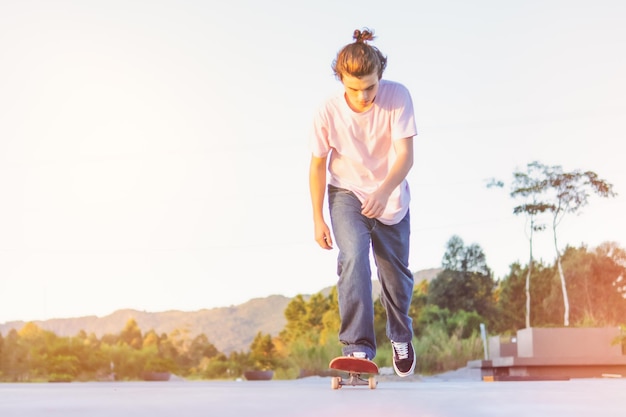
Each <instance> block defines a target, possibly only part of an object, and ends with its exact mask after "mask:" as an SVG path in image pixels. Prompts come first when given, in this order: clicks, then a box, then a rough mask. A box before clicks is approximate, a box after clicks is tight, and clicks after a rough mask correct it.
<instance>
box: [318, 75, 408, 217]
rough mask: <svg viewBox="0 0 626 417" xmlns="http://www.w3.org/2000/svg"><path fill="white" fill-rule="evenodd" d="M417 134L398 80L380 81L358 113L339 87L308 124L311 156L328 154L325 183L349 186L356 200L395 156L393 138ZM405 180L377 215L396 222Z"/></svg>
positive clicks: (404, 202) (402, 209)
mask: <svg viewBox="0 0 626 417" xmlns="http://www.w3.org/2000/svg"><path fill="white" fill-rule="evenodd" d="M415 135H417V128H416V127H415V115H414V111H413V102H412V101H411V95H410V94H409V91H408V90H407V88H406V87H404V86H403V85H402V84H399V83H396V82H393V81H388V80H380V82H379V87H378V93H377V94H376V99H375V101H374V105H373V106H372V107H371V108H370V109H368V110H367V111H365V112H363V113H356V112H354V111H353V110H352V109H351V108H350V107H349V106H348V104H347V103H346V99H345V97H344V92H343V90H342V91H341V92H340V93H338V94H335V95H333V96H332V97H331V98H330V99H328V100H327V101H326V102H325V103H324V104H323V105H322V106H321V107H320V109H319V110H318V112H317V113H316V115H315V118H314V123H313V132H312V135H311V150H312V152H313V155H314V156H315V157H319V158H324V157H326V156H327V155H328V154H329V153H330V161H329V163H328V171H329V172H330V179H329V183H330V184H332V185H334V186H336V187H340V188H344V189H347V190H350V191H352V192H353V193H354V194H355V195H356V196H357V197H358V198H359V199H360V200H361V201H363V200H364V198H365V196H366V195H368V194H370V193H372V192H373V191H374V190H376V189H377V188H378V186H379V185H380V184H381V183H382V182H383V181H384V179H385V178H386V176H387V174H388V172H389V170H390V169H391V167H392V165H393V163H394V161H395V158H396V155H395V151H394V147H393V141H395V140H398V139H403V138H407V137H413V136H415ZM410 200H411V194H410V191H409V184H408V182H407V180H406V179H405V180H403V181H402V183H401V184H400V185H399V186H398V187H397V188H396V189H395V190H394V191H393V192H392V194H391V196H390V197H389V202H388V204H387V208H386V209H385V212H384V213H383V215H382V216H381V217H379V218H378V220H380V221H381V222H382V223H384V224H389V225H391V224H396V223H399V222H400V221H401V220H402V219H403V218H404V216H405V215H406V213H407V211H408V209H409V201H410Z"/></svg>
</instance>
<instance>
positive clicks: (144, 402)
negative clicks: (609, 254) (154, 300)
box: [0, 374, 626, 417]
mask: <svg viewBox="0 0 626 417" xmlns="http://www.w3.org/2000/svg"><path fill="white" fill-rule="evenodd" d="M345 414H354V415H357V416H364V417H368V416H394V417H408V416H411V417H415V416H420V417H427V416H432V417H452V416H464V417H471V416H480V417H485V416H497V417H502V416H510V417H527V416H532V417H541V416H550V417H558V416H568V417H571V416H580V417H589V416H602V417H611V416H615V417H617V416H620V417H623V416H625V415H626V379H622V378H620V379H579V380H576V379H573V380H570V381H525V382H482V381H477V380H475V379H471V378H465V377H464V375H463V374H457V375H454V374H451V375H448V376H444V377H441V376H440V377H432V378H421V379H419V378H413V379H411V380H409V381H401V380H399V379H397V378H392V377H384V376H383V377H381V379H380V381H379V385H378V388H377V389H375V390H370V389H368V388H361V387H344V388H341V389H339V390H336V391H333V390H332V389H331V387H330V378H319V377H314V378H306V379H301V380H296V381H257V382H250V381H225V382H206V381H205V382H191V381H171V382H89V383H54V384H32V383H24V384H0V416H2V417H14V416H15V417H44V416H45V417H50V416H63V417H75V416H81V417H111V416H115V417H123V416H134V417H137V416H149V417H165V416H174V417H178V416H180V417H183V416H184V417H194V416H202V417H210V416H219V417H229V416H272V417H281V416H289V417H294V416H302V417H309V416H324V415H326V416H340V415H345Z"/></svg>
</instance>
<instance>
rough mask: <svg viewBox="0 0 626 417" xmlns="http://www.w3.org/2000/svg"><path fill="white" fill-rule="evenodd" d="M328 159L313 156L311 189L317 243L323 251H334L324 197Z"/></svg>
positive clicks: (310, 172) (310, 179)
mask: <svg viewBox="0 0 626 417" xmlns="http://www.w3.org/2000/svg"><path fill="white" fill-rule="evenodd" d="M326 159H327V157H324V158H317V157H315V156H311V166H310V168H309V189H310V192H311V204H312V206H313V224H314V227H315V241H316V242H317V244H318V245H320V247H321V248H323V249H332V248H333V240H332V237H331V234H330V228H329V227H328V225H327V224H326V221H325V220H324V196H325V195H326Z"/></svg>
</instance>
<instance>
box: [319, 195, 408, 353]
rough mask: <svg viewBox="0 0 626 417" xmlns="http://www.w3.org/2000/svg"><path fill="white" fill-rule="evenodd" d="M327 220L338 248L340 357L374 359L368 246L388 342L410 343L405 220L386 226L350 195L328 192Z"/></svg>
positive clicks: (374, 346) (374, 336)
mask: <svg viewBox="0 0 626 417" xmlns="http://www.w3.org/2000/svg"><path fill="white" fill-rule="evenodd" d="M328 201H329V206H330V219H331V224H332V228H333V234H334V236H335V243H336V244H337V247H338V248H339V256H338V258H337V274H338V275H339V281H338V283H337V292H338V296H339V314H340V315H341V329H340V330H339V340H340V342H341V343H342V344H343V345H344V347H343V354H344V355H349V354H351V353H353V352H365V353H366V354H367V356H368V358H370V359H373V358H374V357H375V356H376V335H375V333H374V303H373V300H372V271H371V268H370V245H371V248H372V251H373V254H374V261H375V263H376V268H377V270H378V280H379V281H380V284H381V287H382V291H381V295H380V299H381V302H382V305H383V307H384V308H385V311H386V313H387V337H389V339H390V340H393V341H394V342H410V341H411V340H412V339H413V327H412V320H411V317H410V316H409V307H410V306H411V298H412V296H413V274H412V273H411V271H410V270H409V268H408V264H409V235H410V216H409V213H407V214H406V216H405V217H404V219H402V221H400V223H398V224H395V225H392V226H388V225H385V224H383V223H381V222H380V221H378V220H376V219H369V218H367V217H365V216H363V215H362V214H361V202H360V201H359V199H358V198H357V197H356V195H354V193H352V192H351V191H348V190H345V189H342V188H338V187H335V186H332V185H329V186H328Z"/></svg>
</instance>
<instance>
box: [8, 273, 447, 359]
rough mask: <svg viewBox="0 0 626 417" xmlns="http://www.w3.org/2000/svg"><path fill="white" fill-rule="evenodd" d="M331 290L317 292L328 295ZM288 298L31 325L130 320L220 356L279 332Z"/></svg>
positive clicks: (107, 330) (66, 329) (69, 329)
mask: <svg viewBox="0 0 626 417" xmlns="http://www.w3.org/2000/svg"><path fill="white" fill-rule="evenodd" d="M439 271H440V270H439V269H429V270H424V271H419V272H416V273H415V282H416V283H417V282H420V281H422V280H427V281H430V280H431V279H432V278H434V277H435V276H436V275H437V273H439ZM373 284H374V286H373V293H374V296H375V297H378V295H379V294H380V284H379V282H378V281H374V282H373ZM330 290H331V288H325V289H324V290H322V291H321V292H322V293H323V294H328V293H329V292H330ZM290 301H291V298H288V297H285V296H282V295H273V296H270V297H265V298H255V299H252V300H250V301H248V302H246V303H244V304H240V305H238V306H231V307H220V308H213V309H203V310H198V311H178V310H171V311H164V312H146V311H138V310H131V309H125V310H118V311H115V312H113V313H112V314H109V315H107V316H104V317H97V316H85V317H76V318H63V319H51V320H43V321H34V323H35V324H36V325H37V326H39V327H40V328H42V329H44V330H49V331H52V332H54V333H56V334H57V335H59V336H74V335H76V334H78V333H79V332H80V331H81V330H84V331H85V332H87V333H88V334H89V333H94V334H95V335H96V336H97V337H98V338H100V337H102V336H103V335H105V334H117V333H119V332H120V331H121V330H122V329H123V328H124V325H125V324H126V322H127V321H128V320H129V319H131V318H132V319H134V320H135V321H136V322H137V325H138V326H139V328H140V329H141V330H142V332H147V331H149V330H155V331H156V332H157V333H158V334H162V333H166V334H169V333H170V332H171V331H173V330H174V329H180V330H186V331H188V332H189V334H190V336H191V337H194V336H196V335H198V334H201V333H204V334H206V335H207V337H208V338H209V341H210V342H211V343H213V344H214V345H215V347H216V348H217V349H218V350H220V351H221V352H223V353H226V354H229V353H230V352H233V351H247V350H248V349H249V347H250V343H252V340H253V339H254V337H255V336H256V334H257V333H258V332H263V333H265V334H271V335H273V336H276V335H278V333H279V332H280V331H281V330H282V329H283V327H284V326H285V324H286V319H285V316H284V314H283V312H284V310H285V308H286V307H287V305H288V304H289V302H290ZM24 324H26V323H25V322H23V321H13V322H8V323H4V324H0V334H2V335H6V334H7V333H8V332H9V331H10V330H11V329H16V330H19V329H21V328H22V327H23V326H24Z"/></svg>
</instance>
